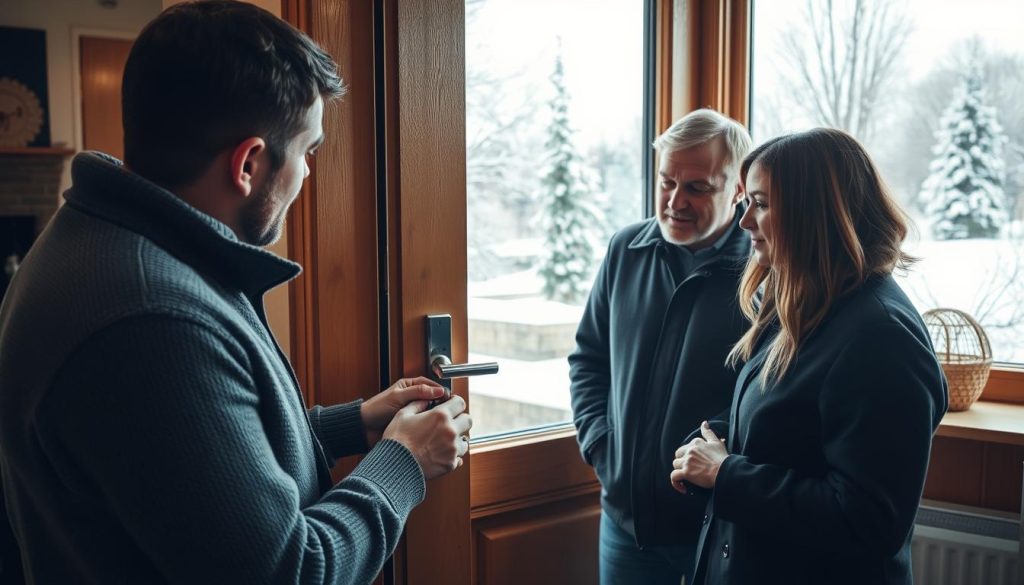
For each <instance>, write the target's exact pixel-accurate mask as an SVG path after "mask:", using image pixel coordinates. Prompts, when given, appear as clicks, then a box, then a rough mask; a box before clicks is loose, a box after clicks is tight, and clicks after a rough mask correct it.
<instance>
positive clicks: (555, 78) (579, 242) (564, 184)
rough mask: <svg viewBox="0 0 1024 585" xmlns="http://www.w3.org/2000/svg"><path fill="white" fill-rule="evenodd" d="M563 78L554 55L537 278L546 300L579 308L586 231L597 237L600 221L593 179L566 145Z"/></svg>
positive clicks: (588, 250)
mask: <svg viewBox="0 0 1024 585" xmlns="http://www.w3.org/2000/svg"><path fill="white" fill-rule="evenodd" d="M563 75H564V72H563V69H562V56H561V54H559V55H558V56H557V57H556V59H555V71H554V73H553V74H552V75H551V83H552V84H553V85H554V89H555V95H554V97H553V98H552V100H551V112H552V117H553V119H552V122H551V126H550V127H549V134H548V139H547V141H546V142H545V143H544V147H545V148H546V150H547V167H548V168H547V172H546V173H545V174H544V180H543V182H542V185H543V187H542V189H541V194H540V197H541V198H542V199H543V212H542V213H543V220H542V227H543V229H544V233H545V241H544V250H543V252H541V264H540V270H539V274H540V276H541V278H543V279H544V289H543V292H544V296H545V297H546V298H547V299H549V300H553V301H560V302H563V303H569V304H579V303H582V302H583V301H584V300H585V299H586V292H587V286H588V285H589V284H590V279H591V271H592V269H593V265H594V248H593V244H592V243H591V233H601V229H600V226H601V225H602V222H603V221H604V218H603V217H602V214H601V212H600V210H598V208H597V207H596V206H595V205H593V203H592V202H591V201H590V198H591V196H592V189H591V185H592V184H593V181H592V179H590V177H589V176H588V175H589V174H590V172H589V169H587V168H586V167H585V166H584V164H583V160H582V158H581V157H580V155H579V154H578V153H577V151H576V148H575V147H574V145H573V143H572V129H571V128H570V126H569V114H568V109H569V108H568V102H569V99H568V95H567V94H566V91H565V83H564V79H563Z"/></svg>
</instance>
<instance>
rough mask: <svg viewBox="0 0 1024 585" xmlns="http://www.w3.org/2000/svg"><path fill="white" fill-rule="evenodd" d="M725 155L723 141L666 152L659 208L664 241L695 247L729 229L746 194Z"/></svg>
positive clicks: (694, 248) (720, 235)
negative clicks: (729, 169)
mask: <svg viewBox="0 0 1024 585" xmlns="http://www.w3.org/2000/svg"><path fill="white" fill-rule="evenodd" d="M725 155H726V149H725V144H724V143H723V141H722V140H712V141H710V142H706V143H704V144H701V145H699V146H694V147H691V148H685V149H682V150H673V151H669V152H663V153H661V163H660V165H659V168H658V179H659V180H658V209H657V212H658V224H659V225H660V226H661V235H662V237H664V238H665V240H667V241H669V242H671V243H673V244H679V245H682V246H686V247H688V248H689V249H690V250H693V251H696V250H700V249H701V248H706V247H708V246H710V245H712V244H714V243H715V241H716V240H718V238H720V237H722V234H724V233H725V232H726V230H728V229H729V225H730V224H731V223H732V220H733V217H734V214H735V211H736V204H737V203H739V201H740V199H742V195H743V193H742V190H741V188H740V186H739V181H737V180H736V179H735V178H732V179H730V177H729V176H728V175H727V173H726V169H725V165H724V162H725Z"/></svg>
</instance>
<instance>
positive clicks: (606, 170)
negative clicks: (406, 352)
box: [466, 0, 1024, 437]
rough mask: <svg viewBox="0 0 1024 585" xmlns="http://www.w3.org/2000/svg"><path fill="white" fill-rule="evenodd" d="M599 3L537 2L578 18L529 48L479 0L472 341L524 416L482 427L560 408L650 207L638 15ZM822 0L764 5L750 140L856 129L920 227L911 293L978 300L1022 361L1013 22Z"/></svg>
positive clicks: (494, 3)
mask: <svg viewBox="0 0 1024 585" xmlns="http://www.w3.org/2000/svg"><path fill="white" fill-rule="evenodd" d="M524 1H525V0H524ZM531 1H532V0H531ZM992 1H994V0H978V2H979V6H980V5H982V4H987V3H991V2H992ZM527 3H529V2H527ZM604 4H605V3H602V7H603V8H602V11H603V16H602V20H600V21H598V22H596V23H595V24H594V25H592V26H588V27H585V30H577V29H584V27H580V26H575V27H574V26H573V24H572V23H573V22H575V21H573V20H572V19H571V18H570V16H571V14H572V13H573V11H574V10H578V9H580V7H581V6H580V2H578V1H575V2H574V1H570V0H565V1H563V2H558V3H547V4H545V6H546V7H547V6H551V7H553V8H551V9H552V10H554V11H555V12H556V13H564V14H565V15H566V20H565V21H564V22H561V23H559V24H558V25H557V27H549V28H547V29H545V28H543V27H548V26H549V25H548V24H544V25H538V27H534V28H533V29H531V30H530V32H529V35H530V43H527V44H526V45H525V46H524V45H523V44H516V43H518V42H519V41H520V40H521V39H518V37H515V36H514V35H512V36H509V35H510V34H511V33H510V32H509V31H510V30H517V28H516V27H515V26H509V25H510V24H514V23H510V19H513V18H514V16H512V15H513V14H515V13H516V10H515V9H516V7H517V6H518V7H520V8H521V6H519V3H517V2H514V1H513V0H468V1H467V10H466V14H467V40H466V45H467V64H466V76H467V84H466V85H467V104H466V108H467V162H468V179H469V181H468V183H469V184H468V197H469V210H470V212H469V218H468V240H469V245H470V249H469V272H470V284H469V296H470V298H469V304H468V306H469V319H470V339H471V352H472V351H473V340H474V338H475V339H477V340H479V345H480V346H481V347H486V352H483V351H480V352H478V353H471V358H472V359H478V360H481V361H490V360H495V361H498V362H500V363H501V364H502V373H501V374H499V375H498V376H493V377H489V378H484V379H479V380H472V381H471V386H470V388H471V392H472V393H473V394H474V396H476V397H478V398H479V400H477V402H476V403H475V404H477V407H480V406H481V405H482V406H483V407H484V408H488V409H490V408H493V409H513V408H514V409H516V411H515V413H514V415H513V413H512V411H511V410H507V414H508V415H509V416H507V417H503V416H497V414H498V413H497V412H495V413H493V414H494V415H493V416H486V415H484V416H483V417H482V420H484V421H485V423H484V425H483V427H478V431H479V432H476V433H475V434H476V435H477V436H478V437H479V436H481V435H486V434H492V433H498V432H505V431H511V430H514V429H515V428H519V426H523V425H526V426H531V425H543V424H550V423H555V422H559V421H564V420H567V419H568V417H569V416H570V407H569V392H568V364H567V363H566V360H565V355H564V354H565V353H567V352H568V349H566V348H571V345H572V340H571V333H572V331H574V330H575V324H576V323H577V322H578V320H579V316H580V314H581V312H582V306H583V304H584V303H585V300H586V295H587V294H588V291H589V288H590V284H591V281H592V279H593V277H594V272H595V271H596V269H597V267H598V266H599V265H600V261H601V257H602V256H603V254H604V249H605V246H606V245H607V241H608V238H609V237H610V235H611V234H612V233H614V231H615V230H617V229H619V228H621V227H623V226H625V225H627V224H629V223H632V222H634V221H638V220H640V219H642V217H641V208H642V207H641V203H642V201H641V197H642V193H643V184H642V181H643V175H642V173H641V160H642V155H643V149H644V148H649V146H648V145H645V144H643V142H642V139H641V137H642V132H641V129H642V114H641V112H642V107H641V106H642V100H641V98H642V86H641V83H642V79H641V77H640V76H639V71H640V70H641V65H642V40H641V38H640V30H641V22H642V21H641V19H642V14H640V10H639V6H640V3H636V4H637V6H636V7H623V6H621V5H622V4H629V3H607V4H608V5H607V6H605V5H604ZM945 4H950V6H949V7H946V8H950V9H949V10H945V9H944V5H945ZM824 5H825V4H824V3H820V2H813V1H810V2H809V1H807V0H775V1H773V2H772V3H771V7H772V10H766V9H764V8H762V7H764V6H768V4H766V3H756V4H755V18H754V19H753V20H754V22H755V30H754V50H753V54H754V59H753V63H752V92H751V129H752V134H753V136H754V140H755V143H760V142H762V141H763V140H765V139H767V138H770V137H772V136H775V135H777V134H780V133H783V132H790V131H799V130H802V129H806V128H810V127H814V126H832V127H837V128H842V129H845V130H847V131H848V132H850V133H851V134H853V135H854V136H856V137H857V138H858V139H859V140H861V141H862V142H863V143H864V144H865V146H866V147H867V148H868V150H869V152H871V153H872V155H873V157H874V158H875V160H876V163H877V164H878V166H879V168H880V170H881V172H882V174H883V176H884V178H885V179H886V181H887V183H888V184H889V185H890V187H891V188H892V192H893V195H894V197H895V198H896V199H897V201H898V203H899V204H900V205H901V207H902V208H903V209H904V210H905V211H906V213H907V214H908V216H910V217H911V218H912V220H913V223H914V226H915V230H914V233H913V234H911V236H910V237H909V238H908V241H907V245H906V250H907V251H908V252H909V253H910V254H912V255H914V256H916V257H917V258H919V261H918V262H917V263H916V264H915V265H914V266H913V267H912V268H911V270H910V271H909V272H908V273H906V274H897V278H898V280H899V282H900V283H901V285H902V286H903V287H904V290H906V291H907V294H908V296H910V298H911V300H912V301H913V302H914V304H915V306H916V307H917V308H918V309H919V310H920V311H921V312H924V311H926V310H929V309H932V308H936V307H947V308H956V309H960V310H963V311H966V312H967V313H969V314H971V315H972V316H974V317H975V318H976V319H977V320H978V321H979V322H980V323H981V324H982V326H983V327H984V328H985V330H986V332H987V334H988V336H989V339H990V341H991V345H992V350H993V353H994V358H995V360H996V361H997V362H1005V363H1024V284H1022V282H1024V278H1022V276H1024V275H1022V274H1021V271H1022V268H1024V239H1022V238H1024V100H1021V99H1020V96H1021V95H1024V41H1022V40H1021V38H1020V36H1019V34H1018V32H1019V31H1016V30H1015V28H1017V27H1015V26H1014V24H1013V23H1014V22H1020V20H1019V19H1014V18H1007V19H1006V22H1005V23H992V22H987V21H983V20H980V19H978V18H976V17H975V16H973V15H970V14H968V15H967V16H965V17H962V18H958V19H952V20H951V19H950V18H949V16H943V14H945V13H948V14H955V13H959V14H963V11H962V10H952V8H953V7H954V6H953V4H952V3H951V0H950V1H948V2H926V1H925V0H845V1H837V2H835V3H834V5H833V6H834V10H833V12H832V13H831V14H826V13H823V12H822V6H824ZM999 6H1000V10H1004V11H1005V9H1006V5H1005V4H1004V3H1000V4H999ZM1015 10H1016V9H1015ZM560 11H561V12H560ZM978 12H979V13H984V12H986V11H985V10H979V11H978ZM1018 16H1021V17H1022V18H1024V15H1018ZM548 20H551V19H548ZM954 21H955V22H954ZM630 22H632V23H634V25H635V29H636V30H635V31H633V32H629V29H630V25H629V23H630ZM549 24H550V23H549ZM602 27H605V28H602ZM858 31H859V32H858ZM864 31H870V33H867V32H864ZM624 33H628V34H624ZM868 34H870V35H873V36H870V37H869V36H868ZM503 43H511V44H508V45H505V44H503ZM510 46H514V47H515V49H514V50H513V49H510V48H509V47H510ZM869 46H870V47H872V50H865V48H866V47H869ZM823 47H831V49H825V48H823ZM612 63H614V64H615V65H617V67H618V68H616V69H610V68H609V67H608V64H612ZM503 336H506V337H507V339H505V341H502V340H503V339H504V338H503ZM566 336H569V337H566ZM524 339H530V340H542V341H536V342H531V343H536V344H537V345H538V346H541V345H542V346H544V347H536V348H532V349H535V350H536V351H532V352H529V351H527V352H524V351H522V348H516V347H515V346H514V345H515V344H516V343H518V344H520V345H521V344H523V343H524V342H523V340H524ZM503 344H504V345H503ZM548 346H550V347H548ZM503 347H504V349H503ZM556 349H557V351H561V352H562V353H563V355H558V356H555V357H548V356H549V354H550V353H551V352H553V351H556ZM528 355H533V356H534V357H532V358H529V359H525V358H524V356H528ZM517 405H518V406H517ZM477 407H474V416H475V417H476V416H477V413H478V412H479V411H478V410H477ZM505 419H507V420H508V421H514V423H509V424H505V423H502V420H505ZM510 424H511V425H512V426H510ZM517 425H518V426H517Z"/></svg>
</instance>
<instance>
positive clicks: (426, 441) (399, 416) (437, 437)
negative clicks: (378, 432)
mask: <svg viewBox="0 0 1024 585" xmlns="http://www.w3.org/2000/svg"><path fill="white" fill-rule="evenodd" d="M428 404H429V403H428V402H427V401H425V400H420V401H416V402H411V403H409V404H408V405H407V406H405V407H404V408H402V409H400V410H399V411H398V412H397V413H396V414H395V418H394V420H392V421H391V424H389V425H388V428H387V429H385V430H384V438H385V439H392V440H395V441H398V442H399V443H401V444H403V445H405V447H406V448H407V449H409V451H410V452H412V455H413V457H415V458H416V462H417V463H419V464H420V469H422V470H423V475H425V476H426V478H427V479H433V478H435V477H438V476H440V475H444V474H445V473H448V472H450V471H454V470H455V469H458V468H459V466H461V465H462V457H463V456H464V455H465V454H466V452H467V451H469V434H468V433H469V429H470V428H471V427H472V426H473V420H472V419H471V418H469V415H468V414H466V413H465V410H466V401H465V400H463V399H462V397H461V396H452V397H451V399H450V400H448V401H447V402H444V403H442V404H439V405H437V406H435V407H434V408H433V409H431V410H427V405H428Z"/></svg>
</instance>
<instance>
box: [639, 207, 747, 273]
mask: <svg viewBox="0 0 1024 585" xmlns="http://www.w3.org/2000/svg"><path fill="white" fill-rule="evenodd" d="M745 209H746V208H745V207H744V204H740V205H737V206H736V213H735V215H733V218H732V233H731V234H730V235H729V239H727V240H726V241H725V242H724V243H723V244H722V249H721V250H719V252H718V254H715V257H714V260H712V261H717V260H729V261H734V262H735V261H744V260H746V259H747V258H748V257H749V256H750V236H748V235H747V233H746V232H745V231H744V230H743V228H741V227H739V223H740V217H742V216H743V211H744V210H745ZM659 244H661V245H669V242H667V241H666V240H665V238H664V237H663V236H662V235H661V226H659V225H658V219H657V218H654V217H652V218H650V219H648V220H647V225H646V226H644V228H643V229H642V230H640V233H638V234H637V235H636V237H634V238H633V240H632V241H631V242H630V243H629V245H628V246H627V248H628V249H630V250H642V249H644V248H648V247H652V246H657V245H659ZM673 245H674V244H673Z"/></svg>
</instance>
